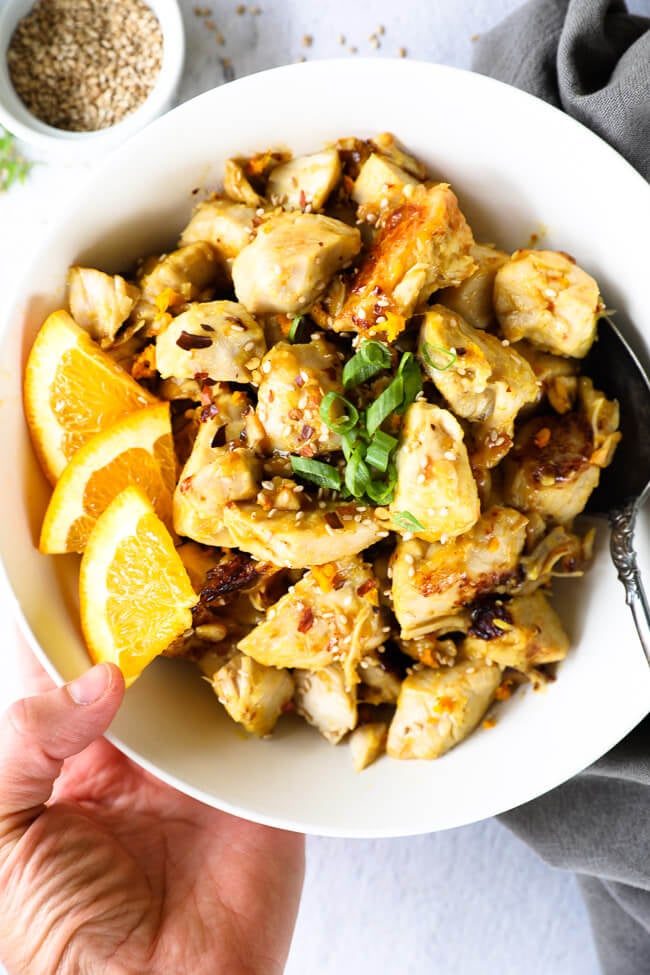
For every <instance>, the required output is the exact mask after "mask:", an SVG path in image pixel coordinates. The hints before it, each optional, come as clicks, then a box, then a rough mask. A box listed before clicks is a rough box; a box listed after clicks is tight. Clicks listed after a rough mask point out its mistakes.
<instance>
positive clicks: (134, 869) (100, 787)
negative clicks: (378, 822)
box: [0, 648, 304, 975]
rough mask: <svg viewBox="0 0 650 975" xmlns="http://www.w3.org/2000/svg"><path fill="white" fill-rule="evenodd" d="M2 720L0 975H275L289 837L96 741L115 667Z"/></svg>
mask: <svg viewBox="0 0 650 975" xmlns="http://www.w3.org/2000/svg"><path fill="white" fill-rule="evenodd" d="M25 653H26V654H29V658H30V659H31V661H32V663H31V665H30V669H31V671H32V673H31V675H30V681H29V682H30V686H31V689H32V690H34V691H36V690H37V691H38V693H36V694H35V696H33V697H28V698H25V699H23V700H21V701H18V702H16V703H15V704H14V705H12V707H11V708H9V710H8V711H7V712H6V713H5V714H4V715H3V716H2V718H1V719H0V951H1V952H2V961H3V962H4V964H5V965H6V966H7V968H8V971H9V973H10V975H55V973H56V975H95V973H97V975H100V973H101V975H145V973H146V975H158V973H164V975H184V973H186V972H187V973H191V975H203V973H206V975H207V973H210V975H221V973H223V975H279V973H281V972H282V971H283V968H284V963H285V961H286V956H287V953H288V950H289V944H290V940H291V934H292V931H293V926H294V923H295V918H296V913H297V910H298V903H299V898H300V891H301V886H302V878H303V869H304V840H303V838H302V837H300V836H298V835H297V834H293V833H287V832H283V831H280V830H274V829H271V828H269V827H265V826H258V825H255V824H254V823H249V822H246V821H245V820H241V819H236V818H235V817H233V816H229V815H227V814H226V813H223V812H219V811H218V810H216V809H212V808H210V807H209V806H205V805H203V804H202V803H200V802H197V801H196V800H194V799H190V798H189V797H187V796H184V795H182V794H181V793H179V792H177V791H176V790H174V789H173V788H171V787H170V786H168V785H165V784H164V783H163V782H161V781H159V780H158V779H156V778H154V777H153V776H152V775H150V774H149V773H147V772H145V771H144V770H143V769H141V768H139V767H138V766H137V765H135V764H134V763H133V762H131V761H130V760H129V759H128V758H126V756H124V755H123V754H122V753H121V752H119V751H118V750H117V749H116V748H114V747H113V746H112V745H111V744H109V742H107V741H106V740H105V739H104V738H102V737H101V735H103V733H104V732H105V731H106V729H107V728H108V726H109V724H110V722H111V720H112V719H113V717H114V715H115V714H116V712H117V710H118V708H119V706H120V703H121V701H122V697H123V694H124V682H123V679H122V676H121V674H120V672H119V670H118V669H117V668H116V667H114V666H112V665H110V664H101V665H99V666H97V667H93V668H92V669H91V670H89V671H88V672H87V673H86V674H84V675H83V677H82V678H80V679H79V680H77V681H74V682H73V683H72V684H68V685H67V686H65V687H61V688H54V685H53V684H52V682H51V681H50V680H49V678H48V677H47V676H46V675H45V673H44V672H43V671H42V670H41V669H40V667H38V665H37V664H36V662H35V661H34V660H33V658H32V657H31V653H30V651H29V650H27V648H25Z"/></svg>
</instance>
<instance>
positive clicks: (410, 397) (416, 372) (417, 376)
mask: <svg viewBox="0 0 650 975" xmlns="http://www.w3.org/2000/svg"><path fill="white" fill-rule="evenodd" d="M397 374H398V376H401V377H402V378H403V380H404V399H403V401H402V405H401V406H398V407H397V409H396V410H395V412H396V413H398V414H399V415H400V416H401V415H402V413H406V411H407V409H408V408H409V406H410V405H411V403H413V402H414V400H415V398H416V396H417V395H418V393H421V392H422V373H421V372H420V367H419V365H418V364H417V360H416V358H415V356H414V355H413V353H412V352H405V353H404V355H403V356H402V360H401V362H400V364H399V369H398V370H397Z"/></svg>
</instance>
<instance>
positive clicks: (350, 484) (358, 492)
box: [345, 444, 370, 498]
mask: <svg viewBox="0 0 650 975" xmlns="http://www.w3.org/2000/svg"><path fill="white" fill-rule="evenodd" d="M369 483H370V471H369V470H368V466H367V464H366V462H365V460H364V459H363V447H362V445H360V444H359V445H358V446H357V447H355V449H354V451H353V452H352V456H351V457H350V459H349V461H348V463H347V467H346V468H345V486H346V488H347V489H348V491H349V492H350V494H353V495H354V497H355V498H361V497H363V494H364V493H365V490H366V487H367V486H368V484H369Z"/></svg>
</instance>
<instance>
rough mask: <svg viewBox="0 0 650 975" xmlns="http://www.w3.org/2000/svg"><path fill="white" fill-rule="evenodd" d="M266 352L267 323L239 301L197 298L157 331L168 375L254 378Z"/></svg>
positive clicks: (158, 356)
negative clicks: (252, 313) (204, 300)
mask: <svg viewBox="0 0 650 975" xmlns="http://www.w3.org/2000/svg"><path fill="white" fill-rule="evenodd" d="M265 352H266V340H265V338H264V332H263V330H262V328H261V327H260V326H259V325H258V324H257V322H256V321H255V319H254V318H253V316H252V315H249V313H248V312H247V311H246V309H245V308H244V306H243V305H240V304H238V303H237V302H235V301H210V302H197V303H195V304H192V305H190V307H189V308H188V310H187V311H185V312H183V313H182V314H180V315H178V316H177V317H176V318H174V319H173V320H172V322H171V324H170V325H169V326H168V328H166V329H165V331H164V332H163V333H162V334H161V335H159V336H158V341H157V343H156V364H157V366H158V372H159V373H160V375H161V376H162V377H163V379H165V378H167V377H168V376H174V377H175V378H176V379H192V378H193V377H194V376H196V374H197V373H204V374H205V375H206V376H209V377H210V379H217V380H220V381H224V382H228V381H232V382H238V383H250V382H252V381H253V379H254V378H255V377H254V373H256V370H258V369H259V366H260V362H261V359H262V356H263V355H264V353H265Z"/></svg>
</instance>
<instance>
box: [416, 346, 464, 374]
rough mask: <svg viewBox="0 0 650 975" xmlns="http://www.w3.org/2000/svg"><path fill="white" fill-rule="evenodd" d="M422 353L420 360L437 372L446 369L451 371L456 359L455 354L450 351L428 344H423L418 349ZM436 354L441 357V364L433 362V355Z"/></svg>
mask: <svg viewBox="0 0 650 975" xmlns="http://www.w3.org/2000/svg"><path fill="white" fill-rule="evenodd" d="M420 352H421V353H422V358H423V359H424V361H425V362H426V364H427V365H428V366H430V367H431V368H432V369H436V370H437V371H438V372H445V371H446V370H447V369H451V367H452V366H453V364H454V363H455V362H456V360H457V359H458V356H457V355H456V353H455V352H452V350H451V349H445V348H443V347H442V346H441V345H432V344H431V343H430V342H423V343H422V346H421V348H420ZM436 352H437V353H438V354H439V355H442V356H443V359H442V362H440V361H438V362H434V361H433V353H436Z"/></svg>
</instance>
